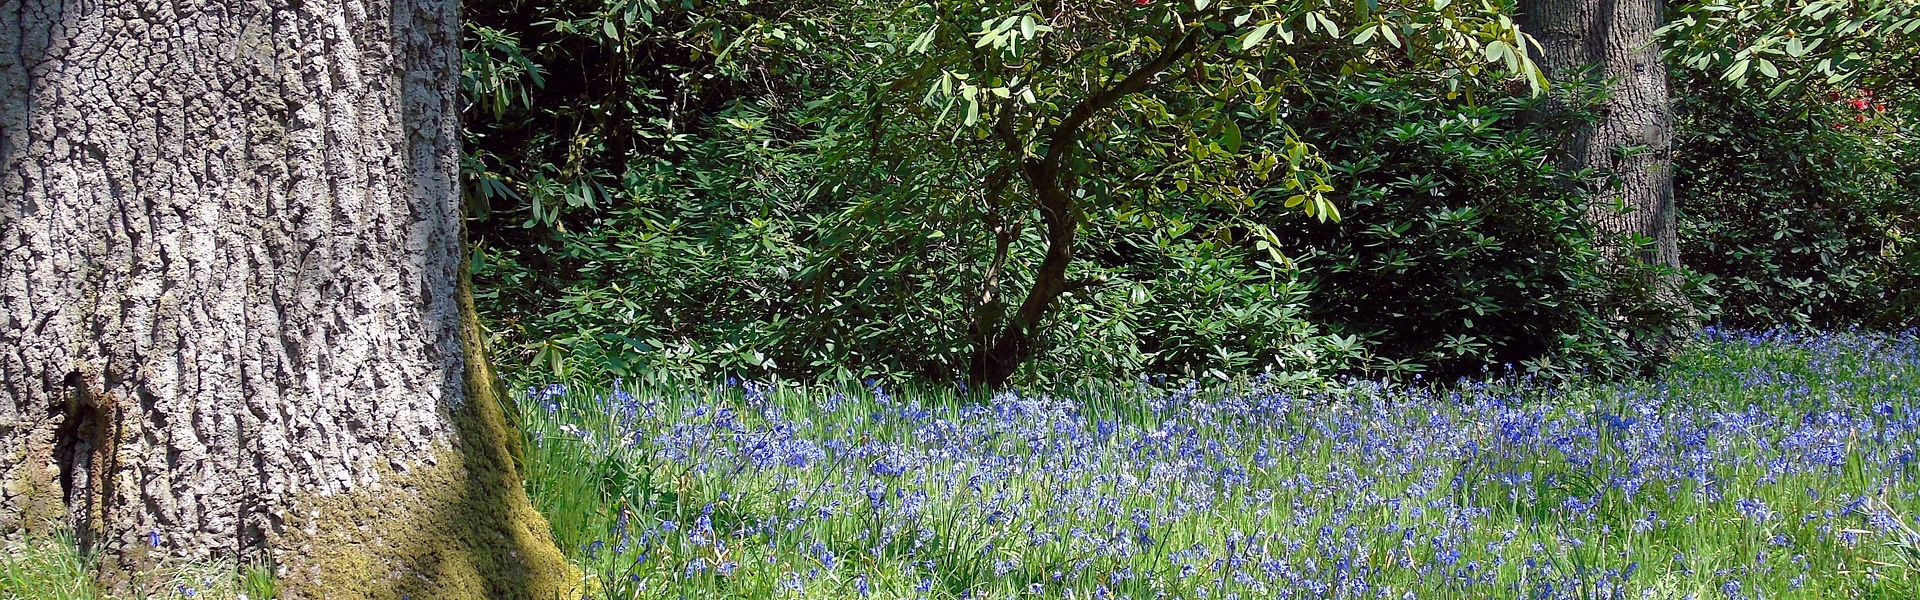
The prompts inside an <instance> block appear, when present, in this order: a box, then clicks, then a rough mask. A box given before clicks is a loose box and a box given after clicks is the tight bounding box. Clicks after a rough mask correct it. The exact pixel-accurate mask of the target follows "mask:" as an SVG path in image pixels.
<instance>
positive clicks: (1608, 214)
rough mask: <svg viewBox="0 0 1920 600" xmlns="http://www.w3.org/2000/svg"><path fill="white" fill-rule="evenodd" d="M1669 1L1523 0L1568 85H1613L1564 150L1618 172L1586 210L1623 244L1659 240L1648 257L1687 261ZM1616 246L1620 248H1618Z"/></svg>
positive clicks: (1579, 162) (1581, 161) (1545, 63)
mask: <svg viewBox="0 0 1920 600" xmlns="http://www.w3.org/2000/svg"><path fill="white" fill-rule="evenodd" d="M1665 10H1666V3H1665V2H1663V1H1661V0H1525V1H1524V2H1523V3H1522V12H1523V13H1524V14H1523V16H1524V18H1525V20H1524V22H1523V27H1524V29H1525V30H1526V31H1528V32H1529V33H1531V34H1532V35H1533V36H1534V37H1535V38H1536V39H1538V40H1539V41H1540V45H1541V46H1542V49H1543V50H1544V52H1545V56H1544V57H1542V58H1543V60H1541V61H1539V62H1540V65H1541V67H1542V68H1544V69H1545V70H1546V72H1547V75H1548V77H1550V78H1552V79H1553V80H1554V81H1556V82H1561V83H1562V84H1563V85H1564V84H1565V83H1567V82H1573V81H1579V80H1582V79H1585V80H1589V81H1595V82H1605V84H1606V89H1607V92H1608V94H1607V98H1606V100H1605V101H1604V102H1603V103H1602V104H1601V105H1600V106H1599V107H1598V112H1599V120H1598V121H1597V122H1595V123H1593V124H1591V125H1589V126H1587V127H1584V128H1582V129H1581V130H1580V131H1578V132H1576V134H1575V135H1574V136H1572V137H1571V138H1569V139H1568V140H1567V141H1566V143H1565V145H1564V146H1563V148H1562V150H1563V151H1564V157H1565V159H1566V161H1567V162H1568V165H1569V166H1570V167H1573V168H1582V167H1591V168H1595V169H1599V170H1601V171H1603V172H1607V173H1609V174H1611V176H1612V177H1611V179H1610V180H1609V181H1607V182H1604V183H1602V184H1601V185H1599V186H1597V190H1596V195H1595V196H1594V197H1593V198H1592V199H1591V202H1592V203H1591V206H1590V208H1589V209H1588V211H1587V217H1588V220H1589V221H1590V222H1591V223H1592V224H1593V225H1594V226H1595V228H1596V229H1598V230H1599V231H1600V232H1601V233H1604V234H1609V235H1611V236H1613V237H1615V238H1617V239H1618V240H1620V241H1624V240H1626V239H1630V238H1632V237H1635V236H1639V237H1644V238H1646V239H1648V240H1651V241H1652V246H1651V248H1649V249H1648V250H1647V251H1646V253H1645V254H1644V255H1642V256H1641V258H1642V259H1643V260H1646V261H1647V262H1649V263H1653V264H1662V265H1667V266H1672V267H1678V266H1680V251H1679V246H1678V238H1679V234H1678V231H1677V229H1676V220H1675V216H1676V215H1675V213H1674V201H1673V168H1672V165H1673V160H1672V152H1671V147H1672V139H1673V110H1672V105H1671V104H1670V103H1669V101H1668V87H1667V70H1666V67H1665V66H1663V64H1662V63H1661V61H1660V47H1659V45H1658V44H1657V43H1656V42H1655V40H1654V39H1653V31H1654V29H1657V28H1658V27H1659V26H1660V24H1661V23H1662V20H1663V18H1664V11H1665ZM1613 248H1614V249H1615V251H1616V252H1618V250H1619V247H1618V246H1617V245H1616V246H1613Z"/></svg>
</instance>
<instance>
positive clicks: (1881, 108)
mask: <svg viewBox="0 0 1920 600" xmlns="http://www.w3.org/2000/svg"><path fill="white" fill-rule="evenodd" d="M1873 112H1887V105H1885V104H1881V103H1879V102H1875V103H1873Z"/></svg>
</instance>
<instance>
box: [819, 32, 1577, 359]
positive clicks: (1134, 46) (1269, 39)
mask: <svg viewBox="0 0 1920 600" xmlns="http://www.w3.org/2000/svg"><path fill="white" fill-rule="evenodd" d="M1510 9H1511V5H1510V4H1506V3H1493V4H1484V3H1473V4H1466V3H1462V4H1455V3H1452V2H1450V1H1449V0H1434V1H1431V2H1427V1H1411V2H1384V3H1383V2H1373V1H1365V2H1361V3H1357V4H1351V5H1349V4H1344V3H1343V4H1335V3H1330V2H1322V1H1318V0H1308V1H1304V2H1303V1H1287V2H1281V1H1263V2H1213V1H1209V0H1191V1H1190V2H1187V1H1183V2H1167V1H1148V0H1127V1H1092V2H1025V1H1011V0H940V1H934V2H926V3H921V4H916V5H911V6H907V7H904V8H900V9H898V10H894V11H874V13H875V14H876V15H878V16H877V17H876V18H874V19H873V20H871V21H869V22H868V23H867V29H866V30H865V31H863V32H861V34H864V35H865V36H866V37H867V38H868V41H867V43H865V44H863V45H858V46H855V47H851V48H849V49H847V50H846V52H847V55H848V58H847V61H848V62H849V63H851V64H855V65H861V66H860V68H859V77H861V78H866V79H868V80H871V81H875V82H878V83H876V84H874V85H871V86H868V87H866V88H864V89H862V90H857V91H854V92H849V93H846V94H843V95H842V96H841V97H839V98H837V99H836V101H837V102H838V103H840V105H842V106H857V107H860V108H861V110H858V111H844V112H843V114H850V115H854V117H853V118H848V119H845V120H844V122H838V123H831V124H828V125H826V126H825V127H826V129H827V131H828V132H829V134H828V135H825V136H822V139H823V140H826V143H824V144H822V148H823V149H824V150H825V151H826V152H827V153H829V154H830V155H833V156H837V157H839V158H840V159H841V160H839V161H837V162H838V164H840V165H842V166H843V167H844V168H841V169H838V170H837V171H835V172H833V173H831V174H830V175H829V181H828V182H826V183H823V184H822V185H823V187H826V188H829V189H831V190H832V191H833V193H839V194H846V195H848V196H852V197H855V198H856V202H855V204H854V205H853V206H850V207H849V209H848V210H847V211H846V212H845V213H844V214H843V218H841V219H839V220H837V221H834V222H833V223H830V224H828V226H827V227H828V231H826V232H824V233H822V239H826V240H836V239H838V240H853V239H858V238H861V237H862V236H867V235H870V234H869V233H866V232H870V231H872V230H873V229H874V228H875V226H874V224H873V223H874V222H875V221H876V220H882V221H889V222H907V223H911V224H913V225H915V226H919V225H921V224H929V226H927V227H912V228H916V229H921V230H922V231H926V230H931V231H932V232H933V233H934V234H937V235H938V236H940V237H945V236H946V235H947V234H946V233H945V231H944V230H943V229H942V228H943V227H951V228H953V229H960V230H970V231H978V232H980V233H979V235H966V234H962V235H963V236H964V239H963V241H962V242H960V244H961V245H962V246H963V248H962V249H961V250H959V251H958V256H959V257H961V260H965V261H967V262H969V263H971V264H973V265H976V268H974V269H973V270H972V273H973V277H974V285H976V286H977V288H976V292H975V293H973V294H971V302H972V307H971V309H970V322H969V324H968V326H967V329H968V334H969V338H970V343H971V345H972V353H973V354H972V359H971V361H970V365H969V369H968V374H967V378H968V380H969V381H971V382H973V383H975V384H976V385H986V386H994V387H997V386H1000V385H1002V384H1004V383H1005V382H1006V381H1007V379H1008V378H1009V377H1011V376H1012V375H1013V374H1014V373H1015V371H1016V370H1017V369H1018V368H1019V367H1020V365H1021V364H1022V363H1023V362H1025V361H1026V360H1027V359H1029V358H1031V357H1032V356H1034V355H1035V353H1037V352H1039V351H1041V347H1040V345H1041V343H1040V339H1041V338H1040V335H1039V334H1040V331H1041V328H1042V326H1043V325H1044V324H1045V322H1046V321H1047V319H1048V316H1049V314H1050V312H1051V311H1053V310H1054V307H1055V305H1056V303H1057V302H1058V301H1059V300H1060V298H1061V297H1062V296H1064V295H1067V294H1071V293H1072V292H1074V291H1075V290H1079V289H1083V288H1087V287H1089V286H1098V285H1102V284H1103V283H1104V282H1103V281H1102V280H1100V279H1098V278H1088V277H1075V276H1074V271H1075V266H1074V264H1075V260H1076V258H1075V248H1076V246H1077V245H1079V244H1081V243H1082V242H1083V240H1082V236H1081V233H1082V232H1083V230H1084V229H1085V228H1087V227H1090V226H1100V227H1150V228H1176V227H1178V228H1182V229H1185V228H1190V227H1193V226H1194V225H1195V224H1198V225H1200V226H1201V229H1202V231H1204V232H1206V233H1207V234H1209V235H1212V236H1214V237H1217V238H1219V239H1221V240H1223V241H1227V242H1230V243H1234V244H1241V243H1246V244H1251V245H1252V246H1254V247H1255V248H1257V249H1258V250H1260V251H1264V252H1267V253H1270V254H1271V257H1272V258H1273V259H1274V260H1275V261H1276V262H1279V261H1284V260H1285V258H1284V257H1282V256H1281V255H1280V253H1279V246H1280V240H1278V239H1276V237H1275V236H1274V234H1273V233H1272V231H1271V230H1270V229H1269V228H1268V227H1267V225H1266V224H1263V223H1261V222H1259V221H1258V220H1256V219H1253V218H1250V217H1248V216H1247V215H1249V214H1251V213H1253V212H1255V211H1254V210H1253V209H1255V208H1259V207H1261V206H1265V205H1268V204H1270V203H1283V204H1284V205H1285V206H1287V207H1291V208H1295V209H1297V210H1299V211H1300V212H1302V213H1304V214H1305V215H1307V216H1309V217H1312V218H1316V219H1321V220H1326V219H1337V218H1338V215H1339V213H1338V209H1337V208H1336V207H1335V206H1334V205H1333V204H1332V202H1330V201H1329V200H1328V199H1327V197H1326V196H1325V193H1326V192H1329V191H1332V188H1331V187H1330V186H1329V185H1328V184H1327V178H1326V173H1325V168H1326V167H1325V165H1324V164H1323V163H1322V162H1321V161H1320V160H1319V159H1318V158H1317V156H1316V153H1315V151H1314V149H1313V148H1311V147H1309V146H1308V145H1307V144H1305V143H1303V142H1301V141H1300V140H1299V139H1298V138H1297V137H1295V136H1294V135H1293V133H1292V130H1291V129H1290V128H1289V127H1288V126H1287V123H1288V121H1289V119H1294V118H1300V115H1297V114H1294V113H1292V112H1290V111H1289V107H1288V105H1287V103H1286V102H1285V101H1284V100H1283V97H1284V94H1281V93H1279V92H1280V91H1281V90H1284V89H1286V88H1287V87H1288V86H1289V85H1292V80H1291V79H1290V78H1292V77H1295V76H1297V75H1299V73H1300V70H1299V68H1298V66H1299V61H1300V60H1301V59H1302V58H1305V59H1309V60H1310V59H1311V58H1312V57H1314V56H1315V55H1316V54H1317V53H1325V52H1328V51H1331V50H1335V49H1338V50H1341V51H1343V52H1344V51H1345V50H1346V49H1349V48H1354V47H1359V48H1362V49H1364V51H1362V52H1357V53H1353V54H1352V55H1351V56H1352V59H1351V60H1349V61H1348V63H1347V65H1346V66H1345V67H1344V68H1346V69H1349V70H1351V71H1364V70H1368V69H1375V68H1394V69H1419V70H1425V71H1429V72H1431V73H1433V74H1434V75H1435V81H1436V83H1437V85H1439V86H1440V87H1439V90H1438V91H1437V92H1436V93H1447V94H1449V97H1453V96H1456V95H1460V94H1463V93H1466V92H1467V91H1468V90H1469V89H1470V88H1469V87H1463V86H1462V82H1463V81H1466V80H1469V79H1470V78H1475V77H1481V76H1484V75H1486V74H1487V73H1486V72H1485V71H1499V72H1504V73H1509V74H1512V75H1513V76H1515V77H1517V78H1520V79H1524V81H1526V84H1524V85H1530V86H1532V87H1533V89H1535V90H1538V89H1540V86H1542V85H1543V83H1544V79H1543V76H1542V75H1541V73H1540V71H1539V69H1537V68H1535V67H1534V66H1533V63H1532V61H1531V60H1530V59H1529V58H1528V57H1527V53H1526V52H1525V50H1524V48H1525V47H1526V44H1527V42H1526V41H1525V37H1524V36H1523V35H1522V34H1521V33H1520V31H1519V30H1518V29H1517V28H1516V27H1515V26H1514V24H1513V22H1512V20H1511V19H1509V17H1508V16H1507V14H1508V12H1509V11H1510ZM861 34H856V35H861ZM1463 101H1470V98H1463ZM834 131H857V132H860V135H857V136H856V135H844V136H839V137H835V136H833V135H832V132H834Z"/></svg>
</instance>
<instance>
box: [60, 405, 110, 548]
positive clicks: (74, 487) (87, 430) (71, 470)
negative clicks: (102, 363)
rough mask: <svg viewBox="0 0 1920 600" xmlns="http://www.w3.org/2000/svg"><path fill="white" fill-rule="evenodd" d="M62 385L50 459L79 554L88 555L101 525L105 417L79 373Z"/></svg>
mask: <svg viewBox="0 0 1920 600" xmlns="http://www.w3.org/2000/svg"><path fill="white" fill-rule="evenodd" d="M64 383H65V387H66V390H65V392H66V393H65V394H63V396H65V398H66V401H65V402H64V403H62V405H61V406H57V407H55V412H57V413H59V414H60V426H59V427H58V428H57V429H55V431H54V447H53V459H54V463H55V465H56V466H57V467H58V468H59V470H60V494H61V498H62V499H63V500H64V501H65V503H66V506H67V514H68V515H69V517H70V518H71V519H72V524H73V525H74V537H75V541H76V542H78V543H79V546H80V550H81V551H82V552H89V551H92V549H93V542H94V538H95V534H96V531H95V530H96V529H98V527H97V526H96V524H97V523H100V522H101V521H100V519H99V517H100V516H101V515H99V514H98V513H99V511H100V505H99V502H98V499H99V497H100V491H101V488H102V486H101V485H100V482H99V480H100V479H101V473H102V470H101V469H99V468H98V467H99V466H100V462H101V461H100V460H99V459H100V458H101V455H102V453H103V451H104V450H105V449H106V444H105V443H104V441H105V440H104V437H103V435H102V434H103V432H104V431H105V429H106V422H107V419H106V417H107V415H105V414H104V413H103V411H102V407H101V404H102V403H101V402H100V394H101V393H100V392H99V391H98V390H96V389H94V386H90V385H89V383H90V382H88V381H87V377H86V376H85V375H84V374H82V373H81V372H80V371H74V372H71V373H68V374H67V377H66V380H65V382H64Z"/></svg>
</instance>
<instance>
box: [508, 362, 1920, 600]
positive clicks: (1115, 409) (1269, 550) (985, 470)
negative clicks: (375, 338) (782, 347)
mask: <svg viewBox="0 0 1920 600" xmlns="http://www.w3.org/2000/svg"><path fill="white" fill-rule="evenodd" d="M1343 387H1344V388H1345V389H1344V390H1342V391H1340V392H1337V393H1321V394H1311V395H1298V394H1290V393H1287V392H1284V391H1281V390H1275V389H1264V388H1263V387H1262V385H1261V384H1260V382H1258V381H1253V382H1247V383H1245V384H1243V385H1241V386H1238V387H1232V386H1228V387H1223V388H1222V389H1219V390H1215V391H1210V392H1203V391H1198V390H1195V389H1194V388H1191V387H1189V388H1186V389H1175V390H1161V391H1155V390H1152V389H1148V388H1146V387H1145V386H1144V385H1143V386H1140V387H1139V388H1138V389H1129V387H1128V385H1127V384H1123V385H1119V386H1116V389H1111V390H1107V391H1102V392H1087V393H1064V394H1052V395H1026V394H1016V393H1006V394H1001V395H999V396H996V397H994V398H992V399H991V400H985V401H983V400H982V399H977V398H976V399H972V400H970V401H962V400H959V399H956V398H955V397H954V395H953V394H952V393H950V392H936V393H906V392H890V391H888V390H884V389H879V388H862V387H855V388H853V389H850V390H844V391H841V392H837V393H827V392H822V391H818V390H812V391H809V390H799V389H785V388H778V387H764V386H758V385H754V384H743V385H733V386H727V387H719V388H714V389H707V390H699V391H686V390H684V389H673V390H667V389H654V388H648V387H639V388H638V389H630V388H623V387H619V386H613V387H603V388H599V389H588V388H583V387H576V388H574V389H566V388H561V387H553V388H548V389H544V390H539V391H537V392H535V393H533V394H531V395H530V396H529V397H528V398H527V399H526V400H525V401H524V404H523V410H524V411H525V413H526V414H525V417H526V421H527V424H528V432H529V436H530V438H529V450H528V452H529V458H528V462H529V482H528V485H529V489H530V492H531V493H532V495H533V497H534V500H535V502H536V503H537V504H539V505H540V508H541V509H542V511H544V512H545V514H546V515H547V516H548V517H549V518H550V519H551V520H552V521H553V524H554V528H555V532H556V534H557V537H558V539H559V540H560V542H561V543H562V544H563V549H565V550H567V551H569V552H571V553H572V555H573V557H574V558H575V559H576V560H577V561H579V562H580V563H581V564H582V565H583V566H585V567H586V569H585V571H586V572H587V573H588V577H589V578H590V581H589V582H588V589H590V590H593V591H594V593H595V595H596V596H597V597H608V598H633V597H640V598H679V597H703V598H704V597H715V598H718V597H733V598H743V597H744V598H856V597H878V598H1020V597H1047V598H1075V599H1079V598H1162V597H1164V598H1247V599H1255V598H1316V599H1317V598H1395V599H1398V598H1516V597H1519V598H1700V599H1707V598H1728V599H1740V598H1902V599H1906V598H1916V597H1920V534H1917V533H1916V529H1920V520H1916V517H1920V485H1917V484H1920V480H1917V479H1916V474H1917V473H1920V471H1916V464H1915V452H1916V451H1917V450H1920V339H1917V338H1916V337H1915V336H1914V335H1912V334H1907V335H1901V336H1886V335H1874V334H1856V333H1832V334H1817V335H1802V334H1792V333H1783V332H1773V333H1763V334H1749V333H1726V332H1719V331H1713V330H1709V331H1707V332H1705V333H1704V334H1703V335H1702V336H1701V337H1700V338H1699V339H1698V340H1697V341H1696V343H1694V344H1692V345H1691V346H1690V347H1689V348H1688V349H1687V350H1685V351H1684V352H1683V353H1682V354H1681V355H1680V356H1678V357H1677V359H1676V360H1675V361H1674V363H1673V364H1672V365H1671V366H1669V367H1668V368H1667V369H1665V370H1664V371H1663V372H1662V373H1661V374H1660V375H1659V376H1657V377H1653V378H1649V379H1645V380H1638V381H1631V382H1624V383H1622V382H1613V383H1586V384H1582V383H1571V384H1569V383H1565V382H1562V383H1559V384H1549V383H1548V382H1543V381H1535V380H1532V379H1529V378H1527V377H1504V378H1490V379H1487V380H1483V381H1475V382H1462V383H1459V384H1456V385H1449V386H1425V387H1404V386H1389V387H1383V386H1379V385H1374V384H1368V383H1364V382H1349V383H1348V384H1346V385H1345V386H1343Z"/></svg>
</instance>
